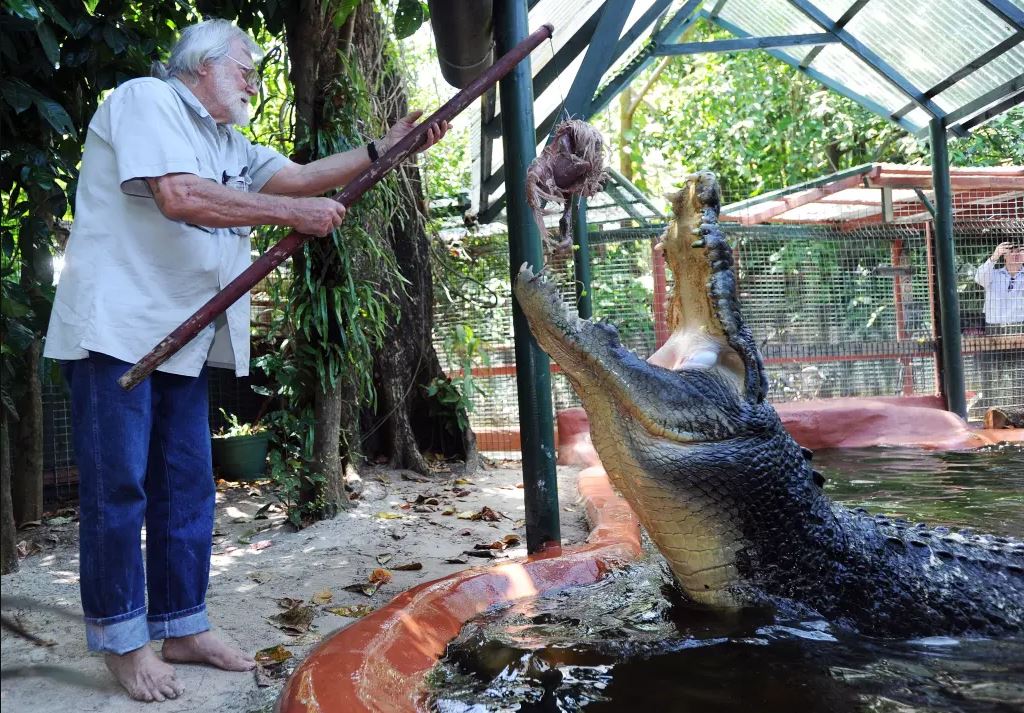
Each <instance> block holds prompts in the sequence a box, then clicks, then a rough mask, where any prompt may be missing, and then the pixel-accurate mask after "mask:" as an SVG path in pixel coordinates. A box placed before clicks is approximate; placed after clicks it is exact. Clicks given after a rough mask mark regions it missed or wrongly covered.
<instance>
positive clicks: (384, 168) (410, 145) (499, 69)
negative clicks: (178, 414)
mask: <svg viewBox="0 0 1024 713" xmlns="http://www.w3.org/2000/svg"><path fill="white" fill-rule="evenodd" d="M553 32H554V27H553V26H551V25H544V26H543V27H541V28H540V29H539V30H537V31H536V32H534V33H532V34H531V35H529V36H528V37H527V38H526V39H524V40H523V41H522V42H520V43H519V44H518V45H516V46H515V47H513V48H512V49H511V50H509V51H508V52H507V53H506V54H505V55H503V56H502V57H501V58H500V59H499V60H498V61H497V62H495V63H494V64H493V65H492V66H491V67H490V68H489V69H488V70H487V71H485V72H484V73H483V74H481V75H480V76H479V77H477V78H476V79H474V80H473V81H472V82H471V83H470V84H469V86H468V87H466V88H465V89H463V90H462V91H461V92H459V93H458V94H456V95H455V96H454V97H452V98H451V99H449V100H448V102H447V103H445V105H444V106H442V107H441V108H440V109H438V110H437V111H436V112H434V113H433V114H432V115H431V116H429V117H428V118H426V119H424V120H423V121H422V122H420V123H419V125H418V126H416V128H414V129H413V130H412V131H410V132H409V133H408V134H407V135H406V136H405V137H404V138H403V139H402V140H401V141H399V142H398V143H397V144H395V145H394V146H393V147H391V149H390V150H389V151H388V152H387V153H385V154H384V155H383V156H381V157H380V158H379V159H377V161H375V162H374V163H373V164H372V165H371V166H370V167H369V168H367V169H366V170H365V171H363V172H362V173H360V174H359V175H358V176H356V177H355V178H354V179H353V180H352V181H351V182H350V183H349V184H348V185H347V186H345V187H344V188H343V189H342V190H341V192H340V193H338V195H337V196H335V198H334V199H335V200H336V201H338V202H339V203H341V204H342V205H344V206H346V207H348V206H351V205H352V204H353V203H355V202H356V201H357V200H359V198H360V197H361V196H362V195H363V194H364V193H366V191H368V190H369V189H370V188H372V187H373V186H374V185H376V184H377V183H378V182H379V181H380V180H381V179H382V178H383V177H384V176H385V175H386V174H387V173H388V171H390V170H391V169H393V168H394V167H395V166H397V165H398V164H399V163H401V162H402V161H403V160H405V159H406V158H407V157H408V156H409V155H410V154H411V153H413V151H415V150H416V148H418V147H419V146H420V144H422V143H423V141H424V138H425V137H426V133H427V128H428V127H430V126H431V125H432V124H440V123H441V122H442V121H451V120H452V119H453V118H454V117H455V116H457V115H458V114H460V113H461V112H462V111H463V110H464V109H465V108H466V107H468V106H469V105H470V104H472V103H473V102H474V101H476V100H477V98H479V97H480V95H481V94H483V93H484V92H485V91H487V89H488V88H490V87H491V86H493V85H494V84H495V83H496V82H497V81H498V80H499V79H501V78H502V77H504V76H505V75H506V74H508V73H509V72H510V71H511V70H512V68H513V67H515V66H516V65H517V64H519V63H520V62H521V61H522V60H523V59H524V58H525V57H526V56H527V55H529V54H530V52H532V51H533V50H534V49H536V48H537V46H538V45H540V43H541V42H543V41H544V40H546V39H548V38H549V37H551V35H552V33H553ZM309 239H310V236H308V235H303V234H301V233H299V232H297V231H292V232H291V233H289V234H288V235H287V236H285V237H284V238H282V239H281V240H280V241H279V242H278V243H277V244H276V245H274V246H273V247H272V248H270V249H269V250H268V251H267V252H266V253H264V254H263V255H261V256H260V257H259V258H257V259H256V261H255V262H253V263H252V264H251V265H250V266H249V267H247V268H246V269H245V270H244V271H243V272H242V273H241V274H240V275H239V276H238V277H236V278H235V279H234V280H232V281H231V282H230V283H228V285H227V287H225V288H224V289H223V290H221V291H220V292H218V293H217V294H216V295H214V296H213V297H212V298H210V301H209V302H207V303H206V304H204V305H203V306H202V307H200V308H199V309H198V310H196V313H195V314H193V315H192V316H191V317H189V318H188V319H187V320H185V321H184V322H182V323H181V324H180V325H179V326H178V327H177V329H175V330H174V331H173V332H171V333H170V334H168V335H167V336H166V337H164V338H163V340H162V341H161V342H160V343H159V344H157V345H156V346H155V347H153V349H152V351H150V352H149V354H147V355H146V356H144V357H142V359H140V360H139V361H138V363H136V364H135V366H133V367H132V368H131V369H129V370H128V371H126V372H125V373H124V375H123V376H122V377H121V378H120V379H118V380H117V383H119V384H120V385H121V387H122V388H124V389H125V390H131V389H133V388H135V387H136V386H138V385H139V384H140V383H141V382H142V381H143V380H144V379H145V378H146V377H147V376H149V375H150V374H152V373H153V371H154V370H155V369H156V368H157V367H158V366H160V365H161V364H163V363H164V362H165V361H167V360H168V359H170V358H171V357H172V356H174V355H175V354H176V353H177V352H178V350H179V349H181V348H182V347H183V346H185V345H186V344H188V343H189V342H190V341H192V339H193V338H194V337H195V336H196V335H197V334H199V332H200V331H202V329H203V328H204V327H206V326H207V325H209V324H210V323H211V322H213V320H214V319H216V318H217V316H218V315H219V314H221V313H222V312H224V310H226V309H227V308H228V307H230V306H231V305H232V304H234V303H235V302H236V301H237V300H238V298H240V297H241V296H242V295H244V294H245V293H247V292H248V291H249V290H251V289H252V288H253V286H254V285H256V283H258V282H259V281H260V280H262V279H263V278H264V277H266V276H267V275H269V274H270V272H271V271H272V270H273V269H274V268H275V267H277V266H278V265H280V264H281V263H282V262H284V261H285V260H287V259H288V258H289V257H291V255H292V253H294V252H295V251H296V250H298V249H299V248H300V247H302V245H303V243H305V242H306V241H307V240H309Z"/></svg>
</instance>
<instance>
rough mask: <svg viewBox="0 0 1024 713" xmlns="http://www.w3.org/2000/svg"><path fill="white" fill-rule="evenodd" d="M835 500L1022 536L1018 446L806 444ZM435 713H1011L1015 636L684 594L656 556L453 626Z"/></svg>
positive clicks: (1018, 657) (1017, 649)
mask: <svg viewBox="0 0 1024 713" xmlns="http://www.w3.org/2000/svg"><path fill="white" fill-rule="evenodd" d="M814 464H815V466H816V467H817V468H818V469H819V470H821V471H822V472H823V473H824V474H825V475H826V477H828V478H829V482H828V484H827V486H826V487H827V490H828V491H829V493H830V495H831V496H832V497H833V498H835V499H836V500H838V501H840V502H843V503H845V504H847V505H850V506H861V507H865V508H867V509H868V510H870V511H871V512H878V513H885V514H888V515H891V516H894V517H904V518H907V519H908V520H912V521H922V520H923V521H925V522H927V523H928V524H929V525H937V524H949V525H960V526H964V525H970V526H971V527H974V528H975V529H977V530H979V531H988V532H992V533H996V534H1004V535H1011V536H1014V537H1018V538H1019V537H1021V535H1022V533H1024V448H1022V447H1020V446H1010V447H1006V446H1004V447H1001V448H999V447H996V448H990V449H985V450H982V451H976V452H969V453H927V452H921V451H916V450H909V449H857V450H837V451H831V452H827V451H820V452H818V453H816V454H815V457H814ZM433 679H434V681H435V683H436V686H437V687H436V689H435V690H437V691H438V693H437V694H436V696H435V698H434V702H433V705H434V708H435V710H437V711H440V712H441V713H483V712H485V711H509V712H513V711H516V712H521V713H555V712H556V711H558V712H561V711H564V712H566V713H569V712H576V711H586V713H613V712H615V713H626V712H628V713H641V712H647V711H650V712H651V713H674V712H676V711H679V712H680V713H682V712H689V711H694V712H699V713H718V712H723V713H724V712H730V713H731V712H734V711H735V712H736V713H762V712H763V713H775V712H779V713H782V712H785V713H818V712H819V711H820V712H822V713H825V712H828V713H833V712H840V713H845V712H846V711H865V712H871V713H926V712H927V713H932V712H936V713H937V712H939V711H942V712H947V711H962V712H964V713H968V712H970V713H973V712H975V711H977V712H981V711H984V712H986V713H988V712H992V713H995V712H1002V711H1024V637H1020V636H1018V637H1011V638H1005V639H996V640H984V639H973V640H971V639H955V638H949V637H934V638H929V639H919V640H912V641H889V640H880V639H871V638H867V637H862V636H858V635H856V634H851V633H849V632H845V631H842V630H838V629H836V628H835V627H833V626H831V625H830V624H829V623H828V622H825V621H820V620H813V621H779V620H775V619H774V618H773V617H772V616H771V615H770V614H768V613H765V612H754V611H752V612H743V613H741V614H738V615H735V616H731V617H725V616H721V615H718V614H714V613H710V612H706V611H702V610H699V609H695V608H692V607H690V606H689V605H687V603H686V602H685V601H683V600H682V598H681V597H680V596H679V594H678V592H677V590H676V589H675V588H674V587H673V586H672V584H671V579H670V576H669V575H668V572H667V569H666V568H665V566H664V564H663V562H662V561H661V558H660V556H658V555H657V553H656V552H653V551H652V553H651V555H650V556H649V557H648V558H647V559H646V560H644V561H641V562H639V563H637V564H636V565H633V566H630V567H628V568H626V569H624V570H622V571H620V572H617V573H615V574H614V575H613V576H611V577H609V578H607V579H605V580H603V581H602V582H599V583H597V584H595V585H593V586H590V587H581V588H575V589H572V590H566V591H564V592H559V593H556V594H553V595H551V596H547V597H541V598H538V599H533V600H529V601H525V602H520V603H518V604H515V605H512V606H508V607H504V608H501V609H498V610H496V611H492V612H489V613H487V614H486V615H484V616H482V617H479V618H478V619H476V620H474V621H472V622H470V623H469V624H467V625H466V626H465V627H464V629H463V631H462V634H461V635H460V636H459V637H458V639H456V640H455V641H454V642H453V643H452V644H451V645H450V646H449V650H448V655H447V656H446V658H445V659H444V661H442V663H441V664H440V665H439V666H438V668H437V669H436V670H435V672H434V675H433Z"/></svg>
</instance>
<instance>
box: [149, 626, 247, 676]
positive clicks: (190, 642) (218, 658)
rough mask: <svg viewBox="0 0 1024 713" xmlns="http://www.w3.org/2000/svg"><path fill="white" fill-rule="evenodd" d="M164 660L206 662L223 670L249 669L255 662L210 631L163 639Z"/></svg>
mask: <svg viewBox="0 0 1024 713" xmlns="http://www.w3.org/2000/svg"><path fill="white" fill-rule="evenodd" d="M162 653H163V656H164V659H165V660H166V661H177V662H179V663H208V664H210V665H211V666H216V667H217V668H222V669H224V670H225V671H251V670H252V669H254V668H256V662H255V661H253V659H252V657H251V656H247V655H246V654H244V653H242V652H241V651H240V650H239V649H236V648H235V647H234V646H232V645H230V644H228V643H225V642H223V641H221V640H220V639H219V638H217V636H216V635H215V634H214V633H213V632H212V631H204V632H202V633H199V634H193V635H192V636H182V637H178V638H174V639H166V640H165V641H164V648H163V652H162Z"/></svg>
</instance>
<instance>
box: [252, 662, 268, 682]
mask: <svg viewBox="0 0 1024 713" xmlns="http://www.w3.org/2000/svg"><path fill="white" fill-rule="evenodd" d="M252 675H253V678H255V679H256V685H257V686H258V687H259V688H267V687H269V686H271V685H273V681H271V680H270V676H268V675H267V670H266V669H265V668H263V664H261V663H260V662H258V661H257V662H256V667H255V668H254V669H253V670H252Z"/></svg>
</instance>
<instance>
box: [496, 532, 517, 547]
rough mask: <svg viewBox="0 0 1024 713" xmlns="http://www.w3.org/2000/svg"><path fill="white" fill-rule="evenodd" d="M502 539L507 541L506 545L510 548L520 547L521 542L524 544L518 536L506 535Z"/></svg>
mask: <svg viewBox="0 0 1024 713" xmlns="http://www.w3.org/2000/svg"><path fill="white" fill-rule="evenodd" d="M501 539H502V540H504V541H505V545H506V546H508V547H512V546H513V545H518V544H519V543H520V542H522V538H520V537H519V535H516V534H511V535H505V536H504V537H503V538H501Z"/></svg>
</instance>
